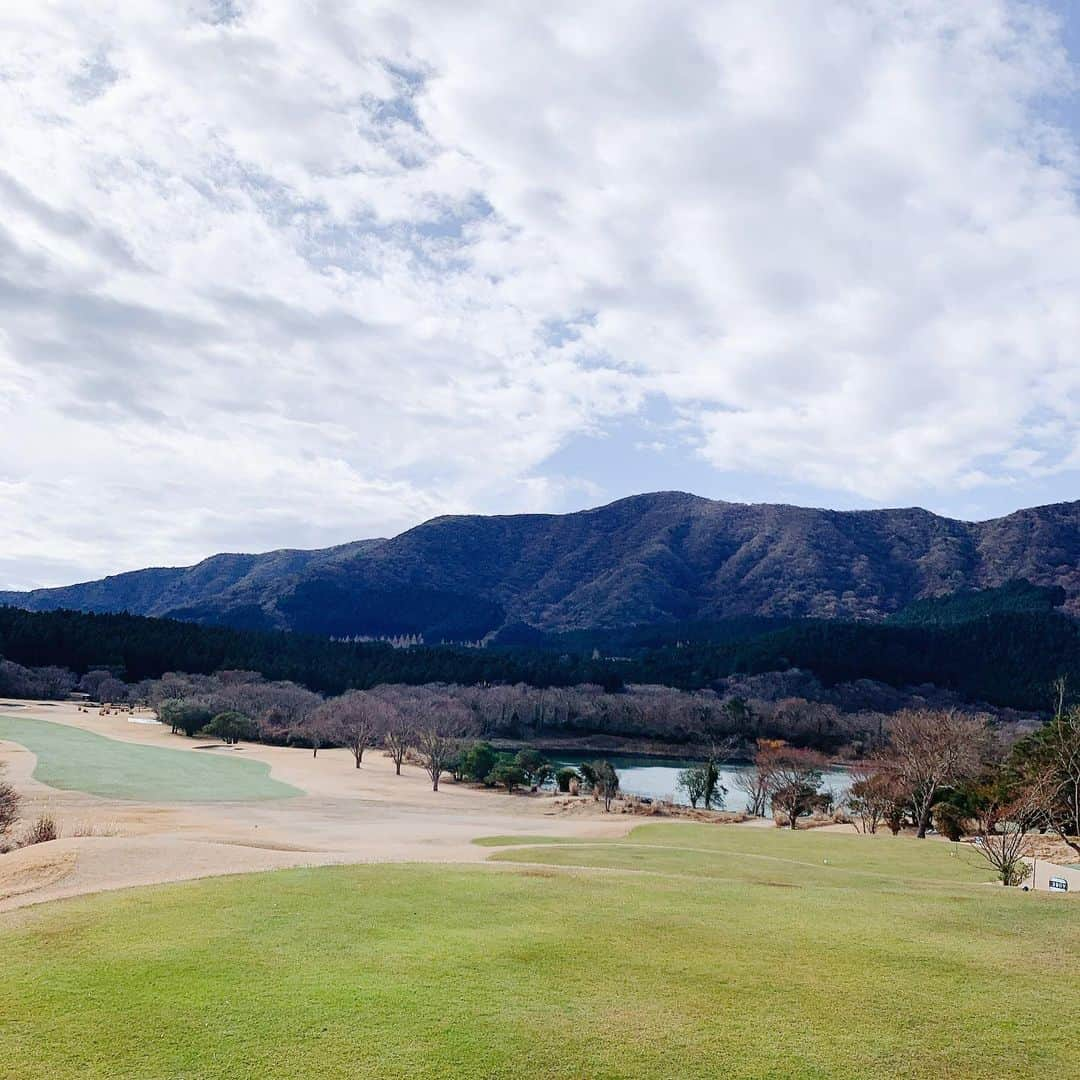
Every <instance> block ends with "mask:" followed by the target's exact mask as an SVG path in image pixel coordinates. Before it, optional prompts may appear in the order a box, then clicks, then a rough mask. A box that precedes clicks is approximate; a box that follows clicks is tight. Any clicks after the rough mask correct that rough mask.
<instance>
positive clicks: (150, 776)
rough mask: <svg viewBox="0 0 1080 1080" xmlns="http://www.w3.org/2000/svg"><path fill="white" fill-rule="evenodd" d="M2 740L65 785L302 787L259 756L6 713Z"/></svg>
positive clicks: (284, 792) (163, 797)
mask: <svg viewBox="0 0 1080 1080" xmlns="http://www.w3.org/2000/svg"><path fill="white" fill-rule="evenodd" d="M0 739H4V740H7V741H9V742H14V743H18V744H19V745H20V746H24V747H26V749H27V750H29V751H31V752H32V753H33V754H35V755H36V756H37V767H36V768H35V769H34V779H35V780H38V781H40V782H41V783H43V784H48V785H49V787H54V788H61V789H63V790H65V791H85V792H86V793H87V794H89V795H102V796H106V797H109V798H114V799H135V800H139V801H145V802H198V803H203V802H234V801H235V802H244V801H248V800H252V799H285V798H289V797H290V796H293V795H300V794H302V793H301V792H300V791H299V789H297V788H294V787H291V786H290V785H288V784H283V783H281V782H280V781H278V780H272V779H271V778H270V767H269V766H268V765H266V764H264V763H263V762H261V761H245V760H243V759H242V758H237V757H221V756H219V755H217V754H213V753H210V752H206V753H200V752H192V751H187V750H169V749H166V748H164V747H158V746H140V745H138V744H137V743H128V742H120V741H119V740H118V739H108V738H105V737H104V736H102V735H95V734H94V733H93V732H90V731H83V730H81V729H80V728H75V727H70V726H68V725H67V724H56V723H53V722H52V721H49V720H37V719H34V718H32V717H28V716H11V715H8V714H5V713H0Z"/></svg>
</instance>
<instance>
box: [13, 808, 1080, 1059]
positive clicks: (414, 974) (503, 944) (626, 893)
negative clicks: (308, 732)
mask: <svg viewBox="0 0 1080 1080" xmlns="http://www.w3.org/2000/svg"><path fill="white" fill-rule="evenodd" d="M948 852H949V848H948V846H947V845H945V844H939V843H934V842H917V841H904V840H899V841H895V842H893V841H891V840H874V839H867V840H861V839H857V838H849V837H842V836H826V835H822V834H808V833H802V834H796V835H794V836H792V835H784V834H779V833H772V832H768V831H764V832H763V831H759V830H749V829H744V830H738V829H732V828H727V829H724V828H717V827H711V826H702V825H675V826H646V827H643V828H641V829H638V830H636V831H635V832H634V833H633V834H631V836H630V837H629V838H628V839H627V840H626V841H616V842H612V843H596V844H593V843H589V844H559V845H552V846H536V845H530V846H529V847H527V848H524V849H521V850H517V851H511V850H505V851H501V852H499V853H498V856H497V857H498V859H499V860H500V861H501V862H504V863H505V864H506V865H503V866H502V868H501V871H500V869H498V868H496V867H485V868H476V869H465V868H447V867H433V866H393V865H389V866H388V865H382V866H364V867H351V868H323V869H317V870H292V871H279V872H275V873H272V874H261V875H249V876H243V877H235V878H224V879H216V880H210V881H202V882H193V883H187V884H183V885H173V886H162V887H158V888H153V889H140V890H133V891H130V892H124V893H119V894H103V895H100V896H96V897H91V898H85V899H80V900H75V901H69V902H64V903H59V904H52V905H48V906H43V907H41V908H36V909H27V910H25V911H22V912H15V913H9V914H8V915H5V916H0V1024H2V1035H0V1076H4V1077H10V1078H15V1077H18V1078H24V1077H37V1076H48V1077H53V1078H57V1080H66V1078H69V1077H70V1078H74V1077H80V1078H82V1077H125V1078H126V1077H131V1078H150V1077H153V1078H156V1080H159V1078H165V1077H169V1078H171V1077H187V1078H195V1077H198V1078H204V1077H205V1078H217V1077H235V1076H258V1077H268V1078H279V1077H280V1078H285V1077H288V1078H293V1077H309V1076H310V1077H388V1078H395V1077H402V1078H404V1077H519V1076H533V1077H590V1078H605V1077H606V1078H616V1077H656V1078H665V1080H669V1078H682V1077H717V1076H724V1077H743V1078H751V1077H753V1078H761V1077H777V1078H780V1077H784V1078H788V1077H802V1078H821V1077H837V1078H845V1080H849V1078H855V1077H875V1078H877V1077H927V1078H929V1077H934V1078H938V1077H950V1078H973V1077H980V1078H982V1077H986V1078H995V1080H997V1078H1000V1077H1004V1076H1010V1077H1028V1076H1031V1077H1034V1076H1044V1075H1060V1076H1064V1075H1072V1072H1073V1068H1074V1066H1075V1064H1076V1059H1075V1051H1076V1045H1075V1039H1074V1031H1073V1029H1072V1025H1071V1024H1070V1023H1069V1021H1068V1018H1069V1017H1071V1016H1074V1015H1075V1014H1076V1011H1077V1008H1078V1007H1080V984H1078V981H1077V979H1076V977H1075V971H1076V961H1077V958H1078V955H1080V908H1078V907H1077V906H1076V905H1075V904H1073V903H1070V902H1069V901H1068V900H1067V899H1063V898H1062V899H1055V898H1052V897H1046V896H1037V895H1034V894H1022V893H1020V892H1017V891H1013V890H1004V889H1001V888H1000V887H998V886H994V885H990V884H983V881H985V879H986V878H987V877H988V875H987V874H986V873H985V872H984V871H982V869H981V868H979V867H978V866H977V864H974V863H971V862H969V860H968V859H966V858H954V857H951V856H950V855H949V854H948ZM826 859H827V860H828V862H827V863H826V862H825V861H824V860H826ZM521 861H527V862H528V863H530V864H532V865H527V866H526V865H516V863H518V862H521ZM565 862H573V863H575V864H576V865H579V866H580V865H583V864H588V865H587V867H586V868H585V869H568V868H564V867H562V866H561V865H559V864H562V863H565ZM538 863H540V864H544V865H536V864H538ZM763 867H767V868H768V876H767V877H763V876H762V873H763V871H762V868H763ZM890 867H892V868H894V870H895V873H890V872H889V868H890ZM627 868H629V869H632V870H635V871H643V872H639V873H628V872H626V870H627Z"/></svg>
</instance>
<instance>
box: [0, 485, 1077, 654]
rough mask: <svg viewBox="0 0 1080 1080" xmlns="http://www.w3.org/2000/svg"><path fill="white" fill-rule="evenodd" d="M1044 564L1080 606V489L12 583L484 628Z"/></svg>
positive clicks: (207, 610)
mask: <svg viewBox="0 0 1080 1080" xmlns="http://www.w3.org/2000/svg"><path fill="white" fill-rule="evenodd" d="M1019 578H1026V579H1028V580H1030V581H1031V582H1033V583H1035V584H1038V585H1046V586H1059V587H1060V588H1061V589H1063V590H1064V592H1065V594H1066V602H1065V610H1067V611H1070V612H1072V613H1074V614H1080V502H1075V503H1062V504H1057V505H1053V506H1045V507H1038V508H1035V509H1031V510H1021V511H1018V512H1017V513H1015V514H1010V515H1009V516H1008V517H1004V518H999V519H997V520H994V521H989V522H981V523H970V522H962V521H955V520H952V519H949V518H943V517H939V516H937V515H935V514H931V513H929V512H927V511H925V510H919V509H904V510H872V511H833V510H815V509H809V508H805V507H796V506H773V505H765V504H760V505H744V504H738V503H726V502H717V501H713V500H709V499H703V498H699V497H697V496H694V495H688V494H684V493H681V492H660V493H656V494H651V495H639V496H634V497H632V498H628V499H622V500H620V501H618V502H615V503H611V504H610V505H608V506H603V507H599V508H598V509H595V510H586V511H582V512H580V513H575V514H565V515H541V514H523V515H513V516H502V517H479V516H461V517H442V518H435V519H434V520H432V521H429V522H426V523H425V524H423V525H420V526H417V527H416V528H415V529H411V530H409V531H408V532H406V533H402V534H401V535H400V536H397V537H394V538H393V539H391V540H383V541H361V542H358V543H357V544H351V545H344V546H343V547H339V548H332V549H328V550H327V551H321V552H295V551H290V552H271V553H270V554H268V555H259V556H240V555H223V556H216V557H214V558H213V559H208V560H206V561H204V562H203V563H200V564H199V565H198V566H196V567H191V568H187V569H180V570H146V571H137V572H135V573H132V574H123V575H119V576H118V577H115V578H106V579H105V580H104V581H101V582H91V583H88V584H85V585H76V586H70V587H68V588H63V589H44V590H37V591H36V592H33V593H26V594H0V601H3V602H7V603H10V604H14V605H17V606H21V607H27V608H30V609H33V610H51V609H56V608H60V607H73V608H80V609H84V610H91V611H119V610H128V611H131V612H133V613H139V614H152V615H164V614H171V615H173V616H175V617H179V618H185V619H190V620H194V621H200V622H221V623H228V624H231V625H239V626H251V627H267V628H273V627H277V628H286V629H293V630H303V631H307V632H311V633H321V634H335V635H349V634H380V633H386V634H392V633H418V632H419V633H423V634H425V636H426V637H427V640H429V641H433V640H434V641H437V640H439V639H440V638H444V637H445V638H453V639H471V638H478V637H481V636H483V635H484V634H486V633H488V632H490V631H492V630H495V629H497V628H498V627H499V626H502V625H504V624H507V623H528V624H531V625H533V626H537V627H541V628H544V629H548V630H563V629H573V628H578V627H589V626H607V627H615V626H627V625H632V624H637V623H655V622H663V621H666V620H672V619H715V618H725V617H731V616H739V615H759V616H782V617H807V616H809V617H819V618H841V617H843V618H856V619H869V620H878V619H881V618H883V617H885V616H887V615H890V614H892V613H893V612H896V611H898V610H900V609H901V608H903V607H904V606H906V605H907V604H909V603H910V602H912V601H913V600H917V599H920V598H925V597H932V596H938V595H942V594H945V593H951V592H955V591H958V590H964V589H978V588H987V587H992V586H997V585H1001V584H1004V583H1005V582H1008V581H1012V580H1016V579H1019Z"/></svg>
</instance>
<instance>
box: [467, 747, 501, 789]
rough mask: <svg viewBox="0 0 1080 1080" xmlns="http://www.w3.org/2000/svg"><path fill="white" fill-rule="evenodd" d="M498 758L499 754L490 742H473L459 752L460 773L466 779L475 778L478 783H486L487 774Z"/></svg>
mask: <svg viewBox="0 0 1080 1080" xmlns="http://www.w3.org/2000/svg"><path fill="white" fill-rule="evenodd" d="M498 760H499V755H498V754H497V753H496V752H495V748H494V747H493V746H492V745H491V743H488V742H476V743H473V744H472V745H471V746H469V747H467V748H466V749H465V750H463V751H462V753H461V774H462V776H464V777H465V779H467V780H475V781H476V782H477V783H478V784H487V783H488V775H489V774H490V772H491V770H492V769H493V768H494V767H495V763H496V762H497V761H498ZM488 786H489V787H490V786H491V785H490V784H489V785H488Z"/></svg>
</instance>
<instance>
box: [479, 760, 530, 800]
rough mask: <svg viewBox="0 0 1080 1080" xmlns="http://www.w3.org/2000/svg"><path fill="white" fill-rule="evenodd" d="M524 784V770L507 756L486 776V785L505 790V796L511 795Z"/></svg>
mask: <svg viewBox="0 0 1080 1080" xmlns="http://www.w3.org/2000/svg"><path fill="white" fill-rule="evenodd" d="M525 782H526V777H525V772H524V770H523V769H522V768H521V766H520V765H518V764H517V763H516V762H515V761H514V760H513V759H512V758H510V757H509V756H502V759H501V760H500V761H497V762H496V763H495V765H494V767H493V768H492V770H491V772H489V773H488V775H487V783H489V784H491V785H492V786H493V787H494V786H496V785H498V786H499V787H504V788H506V792H507V794H511V793H512V792H513V790H514V788H516V787H521V786H522V785H523V784H524V783H525Z"/></svg>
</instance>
